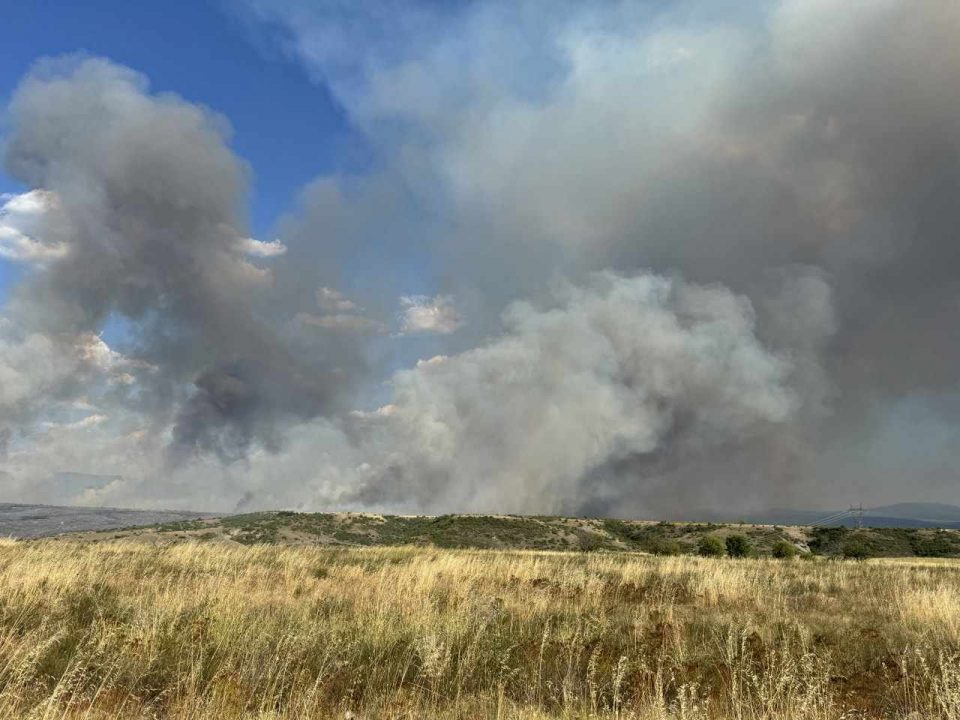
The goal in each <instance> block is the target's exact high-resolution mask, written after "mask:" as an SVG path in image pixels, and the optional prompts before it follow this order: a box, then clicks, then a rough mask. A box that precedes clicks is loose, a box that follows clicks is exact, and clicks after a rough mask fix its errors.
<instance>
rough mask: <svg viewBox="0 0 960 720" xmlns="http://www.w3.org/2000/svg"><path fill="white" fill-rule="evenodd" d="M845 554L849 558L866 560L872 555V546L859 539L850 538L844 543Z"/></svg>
mask: <svg viewBox="0 0 960 720" xmlns="http://www.w3.org/2000/svg"><path fill="white" fill-rule="evenodd" d="M843 556H844V557H845V558H848V559H849V560H866V559H867V558H868V557H870V548H868V547H867V546H866V545H865V544H863V543H862V542H860V541H859V540H850V541H848V542H846V543H844V545H843Z"/></svg>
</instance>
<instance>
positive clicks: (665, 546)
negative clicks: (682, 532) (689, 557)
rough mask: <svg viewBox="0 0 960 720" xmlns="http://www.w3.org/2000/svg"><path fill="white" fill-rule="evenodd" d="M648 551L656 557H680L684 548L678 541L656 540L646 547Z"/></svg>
mask: <svg viewBox="0 0 960 720" xmlns="http://www.w3.org/2000/svg"><path fill="white" fill-rule="evenodd" d="M645 549H646V551H647V552H649V553H653V554H654V555H680V554H681V553H682V552H683V548H681V547H680V543H678V542H677V541H676V540H667V539H665V538H654V539H653V540H650V541H649V542H648V543H647V544H646V547H645Z"/></svg>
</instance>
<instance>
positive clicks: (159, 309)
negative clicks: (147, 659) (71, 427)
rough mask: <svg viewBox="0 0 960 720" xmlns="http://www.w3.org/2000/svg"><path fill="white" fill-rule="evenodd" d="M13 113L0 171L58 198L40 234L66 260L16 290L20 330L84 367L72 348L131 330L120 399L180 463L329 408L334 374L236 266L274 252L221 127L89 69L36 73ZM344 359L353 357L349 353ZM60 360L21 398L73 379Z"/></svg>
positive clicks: (125, 78)
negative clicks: (265, 310)
mask: <svg viewBox="0 0 960 720" xmlns="http://www.w3.org/2000/svg"><path fill="white" fill-rule="evenodd" d="M11 114H12V119H13V125H14V132H13V134H12V137H11V139H10V142H9V145H8V147H7V151H6V162H7V167H8V169H9V171H10V172H11V173H12V174H13V175H14V176H15V177H17V178H19V179H20V180H21V181H23V182H24V183H26V184H27V185H29V186H31V187H37V188H43V189H44V191H45V192H47V193H49V194H50V195H51V196H52V197H54V198H56V207H55V208H54V209H52V210H51V211H50V212H49V213H47V216H46V218H45V223H44V227H43V228H42V229H41V230H40V231H39V233H38V234H40V235H42V236H44V237H45V238H46V241H47V243H48V244H50V243H53V242H56V243H57V244H62V245H63V246H64V247H66V248H68V252H66V254H65V255H63V256H62V257H59V258H57V259H55V260H54V261H52V262H50V263H48V264H47V266H46V267H45V268H43V269H42V270H41V271H39V272H36V273H34V274H33V275H31V277H30V278H29V280H28V281H27V282H25V283H24V284H23V285H22V286H20V287H19V288H18V289H17V291H16V294H15V297H14V299H13V301H12V302H11V307H10V308H9V317H10V318H12V321H13V322H14V323H16V324H17V325H18V327H21V328H29V329H30V332H31V333H33V335H31V336H30V337H33V338H45V339H50V340H49V341H50V342H56V343H57V344H58V346H59V347H57V348H56V349H55V350H53V351H52V352H53V353H56V354H57V355H62V356H65V357H66V358H70V357H71V356H73V358H74V362H80V361H81V360H82V359H83V358H82V350H83V346H82V345H81V344H78V343H77V341H76V338H86V337H92V336H93V333H96V332H99V331H100V330H101V329H102V328H103V326H104V325H105V323H106V322H108V321H109V320H111V319H114V318H118V317H119V318H123V319H125V320H126V321H127V322H129V323H131V324H132V325H131V327H132V331H131V332H132V333H133V334H134V336H135V337H134V338H133V339H132V343H131V344H132V346H133V347H132V350H133V352H135V360H136V363H135V365H136V366H137V367H139V368H140V369H141V371H139V372H137V373H136V374H137V382H136V386H137V393H136V397H134V396H131V397H128V398H127V401H128V403H129V404H132V405H140V406H144V405H146V406H148V409H149V412H150V414H151V415H152V417H151V418H150V419H152V420H156V421H158V422H161V423H164V422H171V421H172V428H171V431H170V432H171V435H172V442H171V450H172V451H174V453H175V454H177V455H182V454H184V453H187V454H190V453H194V452H215V453H217V454H219V455H220V456H221V457H222V458H223V459H224V460H235V459H237V458H240V457H242V456H243V455H245V454H246V452H247V449H248V448H249V447H250V445H251V443H253V442H255V441H258V442H262V443H263V444H265V445H266V446H268V447H270V448H272V449H277V448H279V446H280V445H281V441H282V429H281V426H282V425H283V424H284V423H286V422H289V421H291V420H298V421H302V420H304V419H309V418H312V417H315V416H317V415H319V414H322V413H325V412H330V411H331V410H332V409H333V408H334V407H335V402H336V396H337V389H338V388H339V387H343V386H344V385H345V384H346V383H345V381H346V380H347V378H346V377H345V375H344V373H342V372H337V371H335V369H334V368H333V367H331V366H324V364H323V363H322V362H321V363H316V362H314V358H311V357H309V356H298V357H295V356H294V355H293V353H292V352H291V351H290V348H289V347H287V345H286V344H285V341H284V339H283V338H281V337H280V336H279V334H278V333H277V332H276V330H275V329H274V327H273V326H272V320H273V318H270V317H265V316H263V315H262V314H261V313H260V310H259V307H258V298H259V297H260V296H261V295H262V294H264V293H268V292H269V291H270V289H271V287H272V286H273V284H274V281H275V278H274V275H273V272H272V271H271V269H270V268H269V265H262V266H261V265H256V264H254V263H253V262H251V261H250V260H249V259H248V257H247V256H246V255H245V253H250V252H251V249H252V251H253V253H254V254H257V255H265V254H266V255H269V254H274V253H275V252H276V251H277V246H276V244H274V245H268V244H260V243H256V242H255V241H252V240H250V239H249V238H248V237H247V235H248V233H247V230H246V227H245V218H244V210H243V205H244V202H245V199H246V193H247V175H248V171H247V168H246V167H245V166H244V164H243V163H242V162H241V161H240V160H238V159H237V158H236V156H234V154H233V153H232V152H231V151H230V149H229V148H228V147H227V145H226V141H227V136H228V132H229V131H228V127H227V125H226V122H225V121H224V120H223V119H222V118H219V117H217V116H215V115H214V114H212V113H211V112H209V111H207V110H205V109H203V108H200V107H198V106H195V105H191V104H189V103H187V102H185V101H183V100H181V99H179V98H177V97H174V96H151V95H149V93H148V90H147V86H146V81H145V80H144V78H142V77H141V76H139V75H137V74H136V73H133V72H132V71H130V70H127V69H125V68H121V67H118V66H116V65H114V64H111V63H109V62H107V61H104V60H98V59H88V60H82V59H80V60H78V59H69V60H66V61H50V62H44V63H41V64H40V65H38V66H37V68H36V70H35V71H34V72H33V74H32V75H31V76H30V77H29V78H28V79H27V80H26V81H25V82H24V83H23V85H22V86H21V87H20V89H19V90H18V92H17V94H16V97H15V98H14V101H13V104H12V107H11ZM261 248H266V249H267V250H269V251H270V252H267V253H264V252H261ZM57 338H61V339H62V340H60V341H57V340H56V339H57ZM23 342H27V341H23ZM65 344H66V345H67V347H64V345H65ZM20 347H21V348H22V347H23V345H22V343H21V345H20ZM338 352H340V353H341V355H343V356H348V355H349V354H350V352H351V350H350V348H349V343H345V342H343V343H341V344H340V349H339V351H338ZM78 354H79V355H80V356H81V357H78ZM61 362H63V363H64V364H65V366H64V367H63V368H61V369H56V370H54V372H55V374H56V375H57V377H56V378H55V379H53V380H51V381H50V382H48V383H46V385H45V386H44V387H42V388H37V389H34V390H31V391H30V392H29V396H30V400H31V401H34V402H43V401H44V400H45V399H47V398H48V396H49V395H50V393H55V392H57V391H58V389H57V388H58V386H60V385H66V384H70V383H71V382H72V381H73V379H74V378H73V376H74V375H75V374H76V368H74V367H72V366H71V365H70V361H69V360H67V359H63V360H61ZM145 369H149V371H146V370H145Z"/></svg>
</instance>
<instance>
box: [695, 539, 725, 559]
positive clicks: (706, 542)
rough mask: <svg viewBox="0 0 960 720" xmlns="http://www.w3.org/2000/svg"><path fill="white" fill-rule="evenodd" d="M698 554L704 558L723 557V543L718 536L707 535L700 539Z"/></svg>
mask: <svg viewBox="0 0 960 720" xmlns="http://www.w3.org/2000/svg"><path fill="white" fill-rule="evenodd" d="M697 552H698V553H699V554H700V555H701V556H702V557H723V554H724V548H723V543H722V542H721V541H720V538H718V537H717V536H716V535H705V536H703V537H702V538H700V543H699V544H698V545H697Z"/></svg>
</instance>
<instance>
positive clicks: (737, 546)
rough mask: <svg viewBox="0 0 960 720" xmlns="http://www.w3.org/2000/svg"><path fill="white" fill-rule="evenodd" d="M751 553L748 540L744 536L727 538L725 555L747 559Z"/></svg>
mask: <svg viewBox="0 0 960 720" xmlns="http://www.w3.org/2000/svg"><path fill="white" fill-rule="evenodd" d="M752 551H753V548H752V547H751V545H750V539H749V538H748V537H747V536H746V535H730V536H728V537H727V555H729V556H730V557H734V558H742V557H748V556H749V555H750V553H751V552H752Z"/></svg>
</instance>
